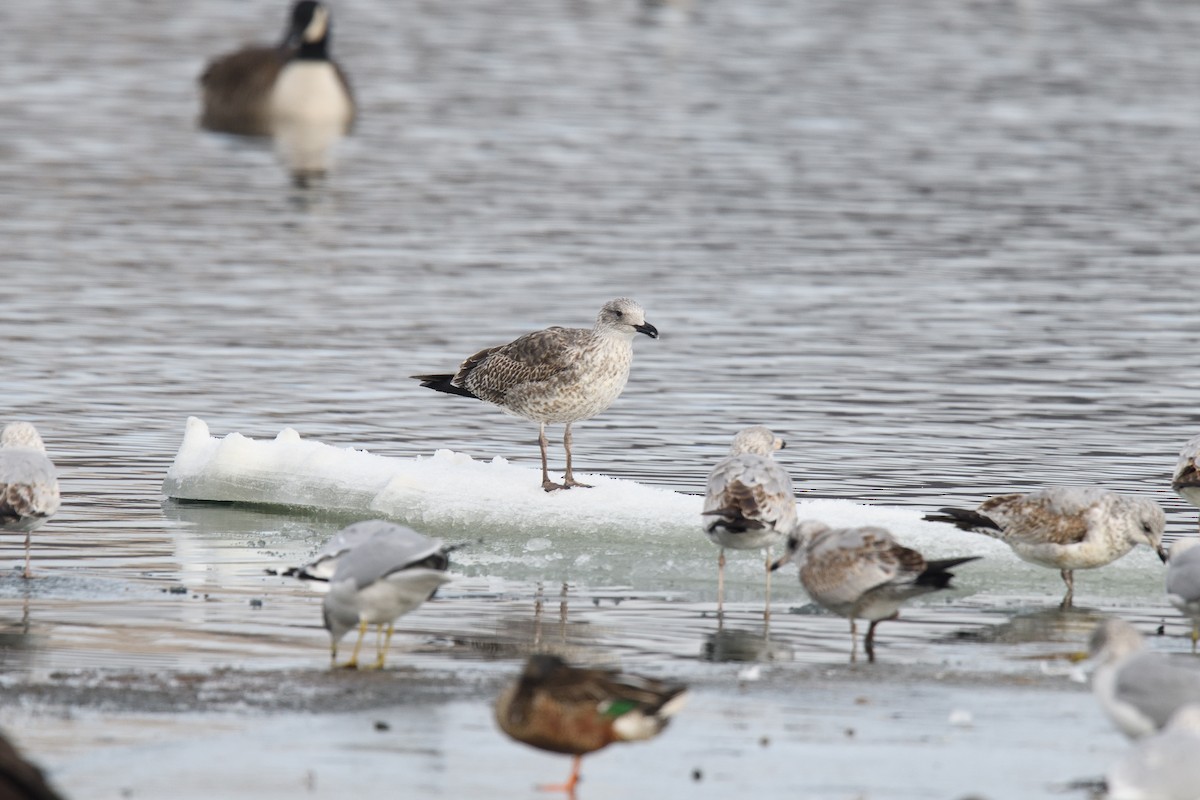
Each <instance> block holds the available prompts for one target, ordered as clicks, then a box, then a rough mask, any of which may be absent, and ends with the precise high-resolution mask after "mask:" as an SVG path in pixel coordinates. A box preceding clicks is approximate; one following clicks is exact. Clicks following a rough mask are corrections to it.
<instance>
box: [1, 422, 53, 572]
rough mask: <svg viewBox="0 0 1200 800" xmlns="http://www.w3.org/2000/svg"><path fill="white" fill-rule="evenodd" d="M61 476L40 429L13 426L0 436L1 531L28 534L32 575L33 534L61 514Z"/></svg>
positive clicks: (12, 423)
mask: <svg viewBox="0 0 1200 800" xmlns="http://www.w3.org/2000/svg"><path fill="white" fill-rule="evenodd" d="M59 502H60V498H59V492H58V476H57V473H56V470H55V468H54V462H52V461H51V460H50V459H49V458H48V457H47V456H46V445H44V444H43V443H42V437H41V436H39V435H38V432H37V428H35V427H33V425H31V424H30V423H28V422H10V423H9V424H7V425H5V426H4V431H3V433H0V530H6V531H20V532H23V533H24V534H25V571H24V572H23V573H22V575H23V576H24V577H26V578H28V577H30V576H31V575H32V573H31V572H30V571H29V545H30V542H29V538H30V532H31V531H33V530H35V529H37V528H38V527H40V526H41V525H42V523H44V522H45V521H46V520H47V519H49V518H50V517H52V516H54V514H55V513H56V512H57V511H58V506H59Z"/></svg>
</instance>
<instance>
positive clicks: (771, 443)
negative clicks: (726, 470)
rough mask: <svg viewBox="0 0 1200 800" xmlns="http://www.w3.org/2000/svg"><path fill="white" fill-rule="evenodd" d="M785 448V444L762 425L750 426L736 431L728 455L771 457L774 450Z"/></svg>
mask: <svg viewBox="0 0 1200 800" xmlns="http://www.w3.org/2000/svg"><path fill="white" fill-rule="evenodd" d="M785 447H787V442H785V441H784V440H783V439H780V438H779V437H778V436H776V435H775V434H774V433H772V432H771V429H770V428H767V427H765V426H763V425H751V426H750V427H749V428H743V429H742V430H740V431H738V433H737V436H734V437H733V444H732V445H730V447H729V455H731V456H739V455H741V454H742V453H753V454H754V455H758V456H766V457H768V458H770V457H771V454H772V453H774V452H775V451H776V450H782V449H783V448H785Z"/></svg>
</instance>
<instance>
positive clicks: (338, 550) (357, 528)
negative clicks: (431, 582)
mask: <svg viewBox="0 0 1200 800" xmlns="http://www.w3.org/2000/svg"><path fill="white" fill-rule="evenodd" d="M377 533H380V534H383V535H384V536H406V535H407V534H409V533H412V531H410V530H409V529H408V528H405V527H404V526H403V525H397V524H395V523H393V522H388V521H386V520H382V519H368V520H364V521H362V522H355V523H352V524H350V525H347V526H346V527H344V528H342V529H341V530H340V531H338V532H337V533H335V534H334V535H333V536H331V537H330V538H329V541H327V542H325V544H323V545H321V549H319V550H317V552H316V553H314V554H313V556H312V558H311V559H309V561H308V563H307V564H302V565H300V566H298V567H288V568H287V569H284V570H279V571H276V570H273V569H271V570H267V572H268V574H271V575H282V576H285V577H289V578H295V579H297V580H298V581H300V582H302V583H304V584H306V585H308V586H310V587H312V588H314V589H316V590H318V591H323V592H324V591H329V581H330V579H331V578H333V574H334V572H336V571H337V566H338V563H339V562H340V561H341V558H342V556H344V555H346V554H347V553H349V552H350V551H351V550H352V549H353V548H355V547H357V546H358V545H360V544H362V543H363V542H365V541H366V540H368V539H370V538H371V537H372V536H374V535H375V534H377ZM446 549H447V550H449V548H446Z"/></svg>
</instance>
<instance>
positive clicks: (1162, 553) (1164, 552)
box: [1154, 544, 1167, 564]
mask: <svg viewBox="0 0 1200 800" xmlns="http://www.w3.org/2000/svg"><path fill="white" fill-rule="evenodd" d="M1154 552H1156V553H1158V557H1159V558H1160V559H1162V562H1163V563H1164V564H1165V563H1167V548H1165V547H1163V546H1162V545H1161V544H1160V545H1159V546H1158V547H1156V548H1155V549H1154Z"/></svg>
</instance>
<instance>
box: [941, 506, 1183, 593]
mask: <svg viewBox="0 0 1200 800" xmlns="http://www.w3.org/2000/svg"><path fill="white" fill-rule="evenodd" d="M938 511H939V513H938V514H929V515H927V516H926V517H925V519H927V520H929V521H931V522H949V523H950V524H952V525H956V526H958V527H959V528H961V529H963V530H965V531H973V532H975V533H982V534H986V535H987V536H991V537H994V538H996V539H999V540H1000V541H1002V542H1004V543H1005V544H1007V545H1008V546H1009V547H1011V548H1012V550H1013V552H1014V553H1016V554H1017V557H1018V558H1021V559H1023V560H1025V561H1028V562H1030V563H1032V564H1037V565H1039V566H1043V567H1050V568H1051V569H1057V570H1059V571H1060V574H1061V575H1062V579H1063V582H1064V583H1066V585H1067V594H1066V596H1064V597H1063V600H1062V607H1063V608H1068V607H1070V605H1071V601H1072V600H1073V599H1074V596H1075V579H1074V575H1073V572H1074V570H1077V569H1094V568H1096V567H1102V566H1104V565H1105V564H1110V563H1112V562H1113V561H1116V560H1117V559H1118V558H1120V557H1121V556H1123V555H1125V554H1126V553H1128V552H1129V551H1130V550H1132V549H1133V548H1134V547H1135V546H1136V545H1139V544H1144V545H1146V546H1148V547H1151V548H1153V549H1154V551H1155V552H1156V553H1158V557H1159V558H1161V559H1162V560H1163V561H1166V560H1167V553H1166V550H1164V549H1163V546H1162V535H1163V528H1164V527H1165V526H1166V517H1165V516H1164V515H1163V510H1162V508H1161V507H1160V506H1159V505H1158V503H1156V502H1154V501H1153V500H1151V499H1150V498H1148V497H1133V496H1131V495H1122V494H1117V493H1116V492H1109V491H1105V490H1103V489H1095V488H1092V487H1086V488H1080V487H1070V486H1056V487H1052V488H1049V489H1042V490H1041V491H1037V492H1031V493H1030V494H1006V495H1001V496H999V497H993V498H991V499H989V500H985V501H983V503H981V504H980V506H979V508H978V509H977V510H975V511H968V510H964V509H958V508H941V509H938Z"/></svg>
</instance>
